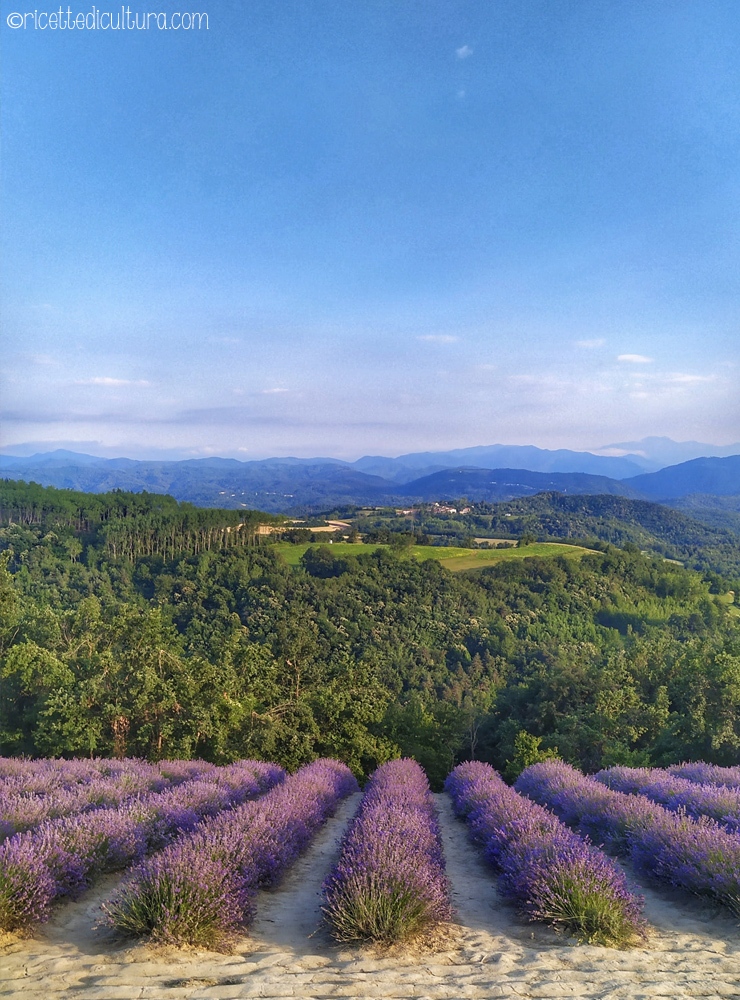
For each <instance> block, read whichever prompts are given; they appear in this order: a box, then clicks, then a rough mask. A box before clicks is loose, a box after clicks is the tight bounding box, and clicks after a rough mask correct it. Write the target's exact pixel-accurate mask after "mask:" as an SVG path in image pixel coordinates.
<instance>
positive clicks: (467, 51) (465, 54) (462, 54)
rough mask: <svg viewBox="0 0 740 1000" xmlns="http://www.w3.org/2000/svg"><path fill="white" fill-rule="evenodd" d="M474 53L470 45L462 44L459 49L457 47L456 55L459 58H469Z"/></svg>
mask: <svg viewBox="0 0 740 1000" xmlns="http://www.w3.org/2000/svg"><path fill="white" fill-rule="evenodd" d="M472 54H473V50H472V49H471V47H470V46H469V45H461V46H460V48H459V49H455V55H456V56H457V58H458V59H469V58H470V56H472Z"/></svg>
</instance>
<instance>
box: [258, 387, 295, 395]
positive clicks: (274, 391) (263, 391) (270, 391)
mask: <svg viewBox="0 0 740 1000" xmlns="http://www.w3.org/2000/svg"><path fill="white" fill-rule="evenodd" d="M279 392H290V389H283V388H282V387H281V386H275V388H274V389H260V396H274V395H276V394H277V393H279Z"/></svg>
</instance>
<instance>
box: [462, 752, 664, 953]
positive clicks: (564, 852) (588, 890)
mask: <svg viewBox="0 0 740 1000" xmlns="http://www.w3.org/2000/svg"><path fill="white" fill-rule="evenodd" d="M445 788H446V790H447V791H448V792H449V794H450V796H451V797H452V802H453V807H454V809H455V812H456V813H457V815H458V816H462V817H463V818H465V820H466V821H467V823H468V826H469V829H470V835H471V837H472V839H473V840H474V841H476V842H477V843H478V844H480V845H481V846H482V848H483V851H484V854H485V857H486V859H487V860H488V861H489V862H490V863H491V865H492V866H493V867H494V868H495V870H496V871H497V872H498V873H499V875H500V879H499V886H500V889H501V892H502V894H503V896H504V897H505V898H508V899H510V900H511V901H512V902H513V903H514V904H515V905H516V906H517V907H518V908H519V910H520V911H521V912H522V913H523V914H524V915H525V916H526V917H527V918H528V919H530V920H541V921H544V922H547V923H551V924H554V925H556V926H560V927H563V928H565V929H566V930H568V931H570V932H572V933H574V934H576V935H577V936H578V937H580V938H581V939H584V940H586V941H589V942H592V943H595V944H604V945H610V946H622V945H625V944H629V943H631V942H633V941H636V940H638V939H639V938H640V937H642V936H643V934H644V929H645V924H644V921H643V919H642V917H641V911H642V905H643V900H642V898H641V897H640V896H637V895H635V894H634V893H633V892H631V891H630V889H629V887H628V885H627V881H626V878H625V876H624V873H623V872H622V871H621V870H620V869H619V868H618V867H617V866H616V865H615V864H614V863H613V862H612V861H610V859H609V858H607V857H606V855H605V854H604V853H603V852H602V851H600V850H599V849H598V848H596V847H594V846H592V845H591V844H589V843H587V842H586V841H584V840H583V839H582V838H581V837H578V836H577V835H576V834H574V833H572V832H571V831H570V830H568V829H567V828H566V827H565V826H563V824H562V823H561V822H560V821H559V820H558V819H557V818H556V817H555V816H553V814H552V813H551V812H548V811H547V810H546V809H544V808H542V807H541V806H539V805H537V804H536V803H534V802H531V801H530V800H529V799H526V798H524V797H523V796H521V795H519V794H517V792H516V791H515V790H514V789H513V788H510V787H509V786H508V785H507V784H506V783H505V782H504V781H503V780H502V779H501V777H500V776H499V775H498V774H497V773H496V771H494V770H493V768H492V767H491V766H490V765H489V764H484V763H482V762H480V761H468V762H466V763H464V764H460V765H459V766H458V767H456V768H455V770H454V771H453V772H452V774H450V775H449V777H448V778H447V781H446V783H445Z"/></svg>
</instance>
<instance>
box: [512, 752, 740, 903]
mask: <svg viewBox="0 0 740 1000" xmlns="http://www.w3.org/2000/svg"><path fill="white" fill-rule="evenodd" d="M515 787H516V788H517V790H518V791H520V792H522V793H523V794H524V795H527V796H529V798H530V799H533V800H534V801H535V802H539V803H540V804H542V805H545V806H547V807H548V808H550V809H552V810H553V812H555V813H556V815H558V816H559V817H560V818H561V819H562V820H563V822H565V823H567V824H568V825H569V826H572V827H574V828H575V829H577V830H578V831H579V832H581V833H582V834H586V835H588V836H590V837H592V838H594V839H596V838H599V840H601V841H603V842H605V843H606V844H607V845H608V848H609V849H610V850H612V851H614V852H616V853H619V854H622V855H624V856H625V857H627V858H628V859H629V860H630V861H631V862H632V864H633V865H634V867H635V869H636V871H638V872H639V873H640V874H642V875H644V876H645V877H647V878H649V879H652V880H654V881H656V882H663V883H666V884H668V885H671V886H674V887H675V888H679V889H685V890H687V891H688V892H691V893H694V894H696V895H699V896H705V897H708V898H710V899H712V900H714V901H715V902H717V903H720V904H721V905H723V906H726V907H727V908H728V909H730V910H731V911H732V912H733V913H736V914H739V915H740V837H738V836H736V835H734V834H732V833H729V832H728V831H727V830H725V829H723V828H722V827H720V826H719V824H718V823H716V822H715V821H714V820H712V819H710V818H709V817H707V816H701V817H700V818H699V819H697V820H694V819H692V818H691V817H690V816H687V815H686V814H685V813H673V812H669V811H668V810H667V809H665V808H663V806H660V805H657V804H656V803H654V802H651V801H649V800H648V799H647V798H644V797H643V796H641V795H627V794H625V793H624V792H618V791H612V790H611V789H610V788H607V787H606V786H605V785H602V784H600V783H599V782H598V781H595V780H594V779H593V778H587V777H586V776H585V775H583V774H581V772H580V771H578V770H576V768H574V767H571V766H570V765H569V764H566V763H564V762H563V761H547V762H545V763H542V764H533V765H532V766H531V767H528V768H527V769H526V770H525V771H523V772H522V773H521V775H520V776H519V778H518V779H517V782H516V785H515Z"/></svg>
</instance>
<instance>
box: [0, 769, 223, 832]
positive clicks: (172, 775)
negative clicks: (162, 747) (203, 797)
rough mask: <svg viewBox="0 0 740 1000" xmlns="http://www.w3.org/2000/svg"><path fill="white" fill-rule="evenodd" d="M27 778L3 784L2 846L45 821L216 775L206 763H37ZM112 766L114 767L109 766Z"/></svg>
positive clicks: (0, 788)
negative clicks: (16, 834)
mask: <svg viewBox="0 0 740 1000" xmlns="http://www.w3.org/2000/svg"><path fill="white" fill-rule="evenodd" d="M33 763H34V764H36V765H37V766H36V768H35V769H34V771H33V772H32V773H28V774H26V775H25V776H22V775H13V776H8V777H5V778H0V841H2V840H4V839H5V838H6V837H11V836H13V834H15V833H21V832H22V831H23V830H30V829H33V828H34V827H36V826H39V824H40V823H42V822H43V821H44V820H45V819H58V818H59V817H61V816H74V815H76V814H78V813H83V812H87V811H89V810H92V809H100V808H106V807H111V806H117V805H121V804H122V803H124V802H126V801H129V800H131V799H133V798H135V797H136V796H141V795H145V794H146V793H148V792H160V791H163V790H165V789H166V788H170V787H174V786H176V785H179V784H182V783H183V782H185V781H191V780H194V779H196V778H199V777H206V776H208V775H211V774H213V773H214V772H215V771H216V768H215V766H214V765H213V764H208V763H206V762H205V761H163V762H162V763H161V764H159V765H154V764H148V763H147V762H146V761H140V760H136V759H133V758H128V759H127V760H124V761H116V762H110V761H105V762H103V761H100V760H93V761H88V760H85V761H81V760H70V761H66V760H65V761H57V760H48V761H34V762H33ZM111 764H113V765H114V766H110V765H111Z"/></svg>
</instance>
